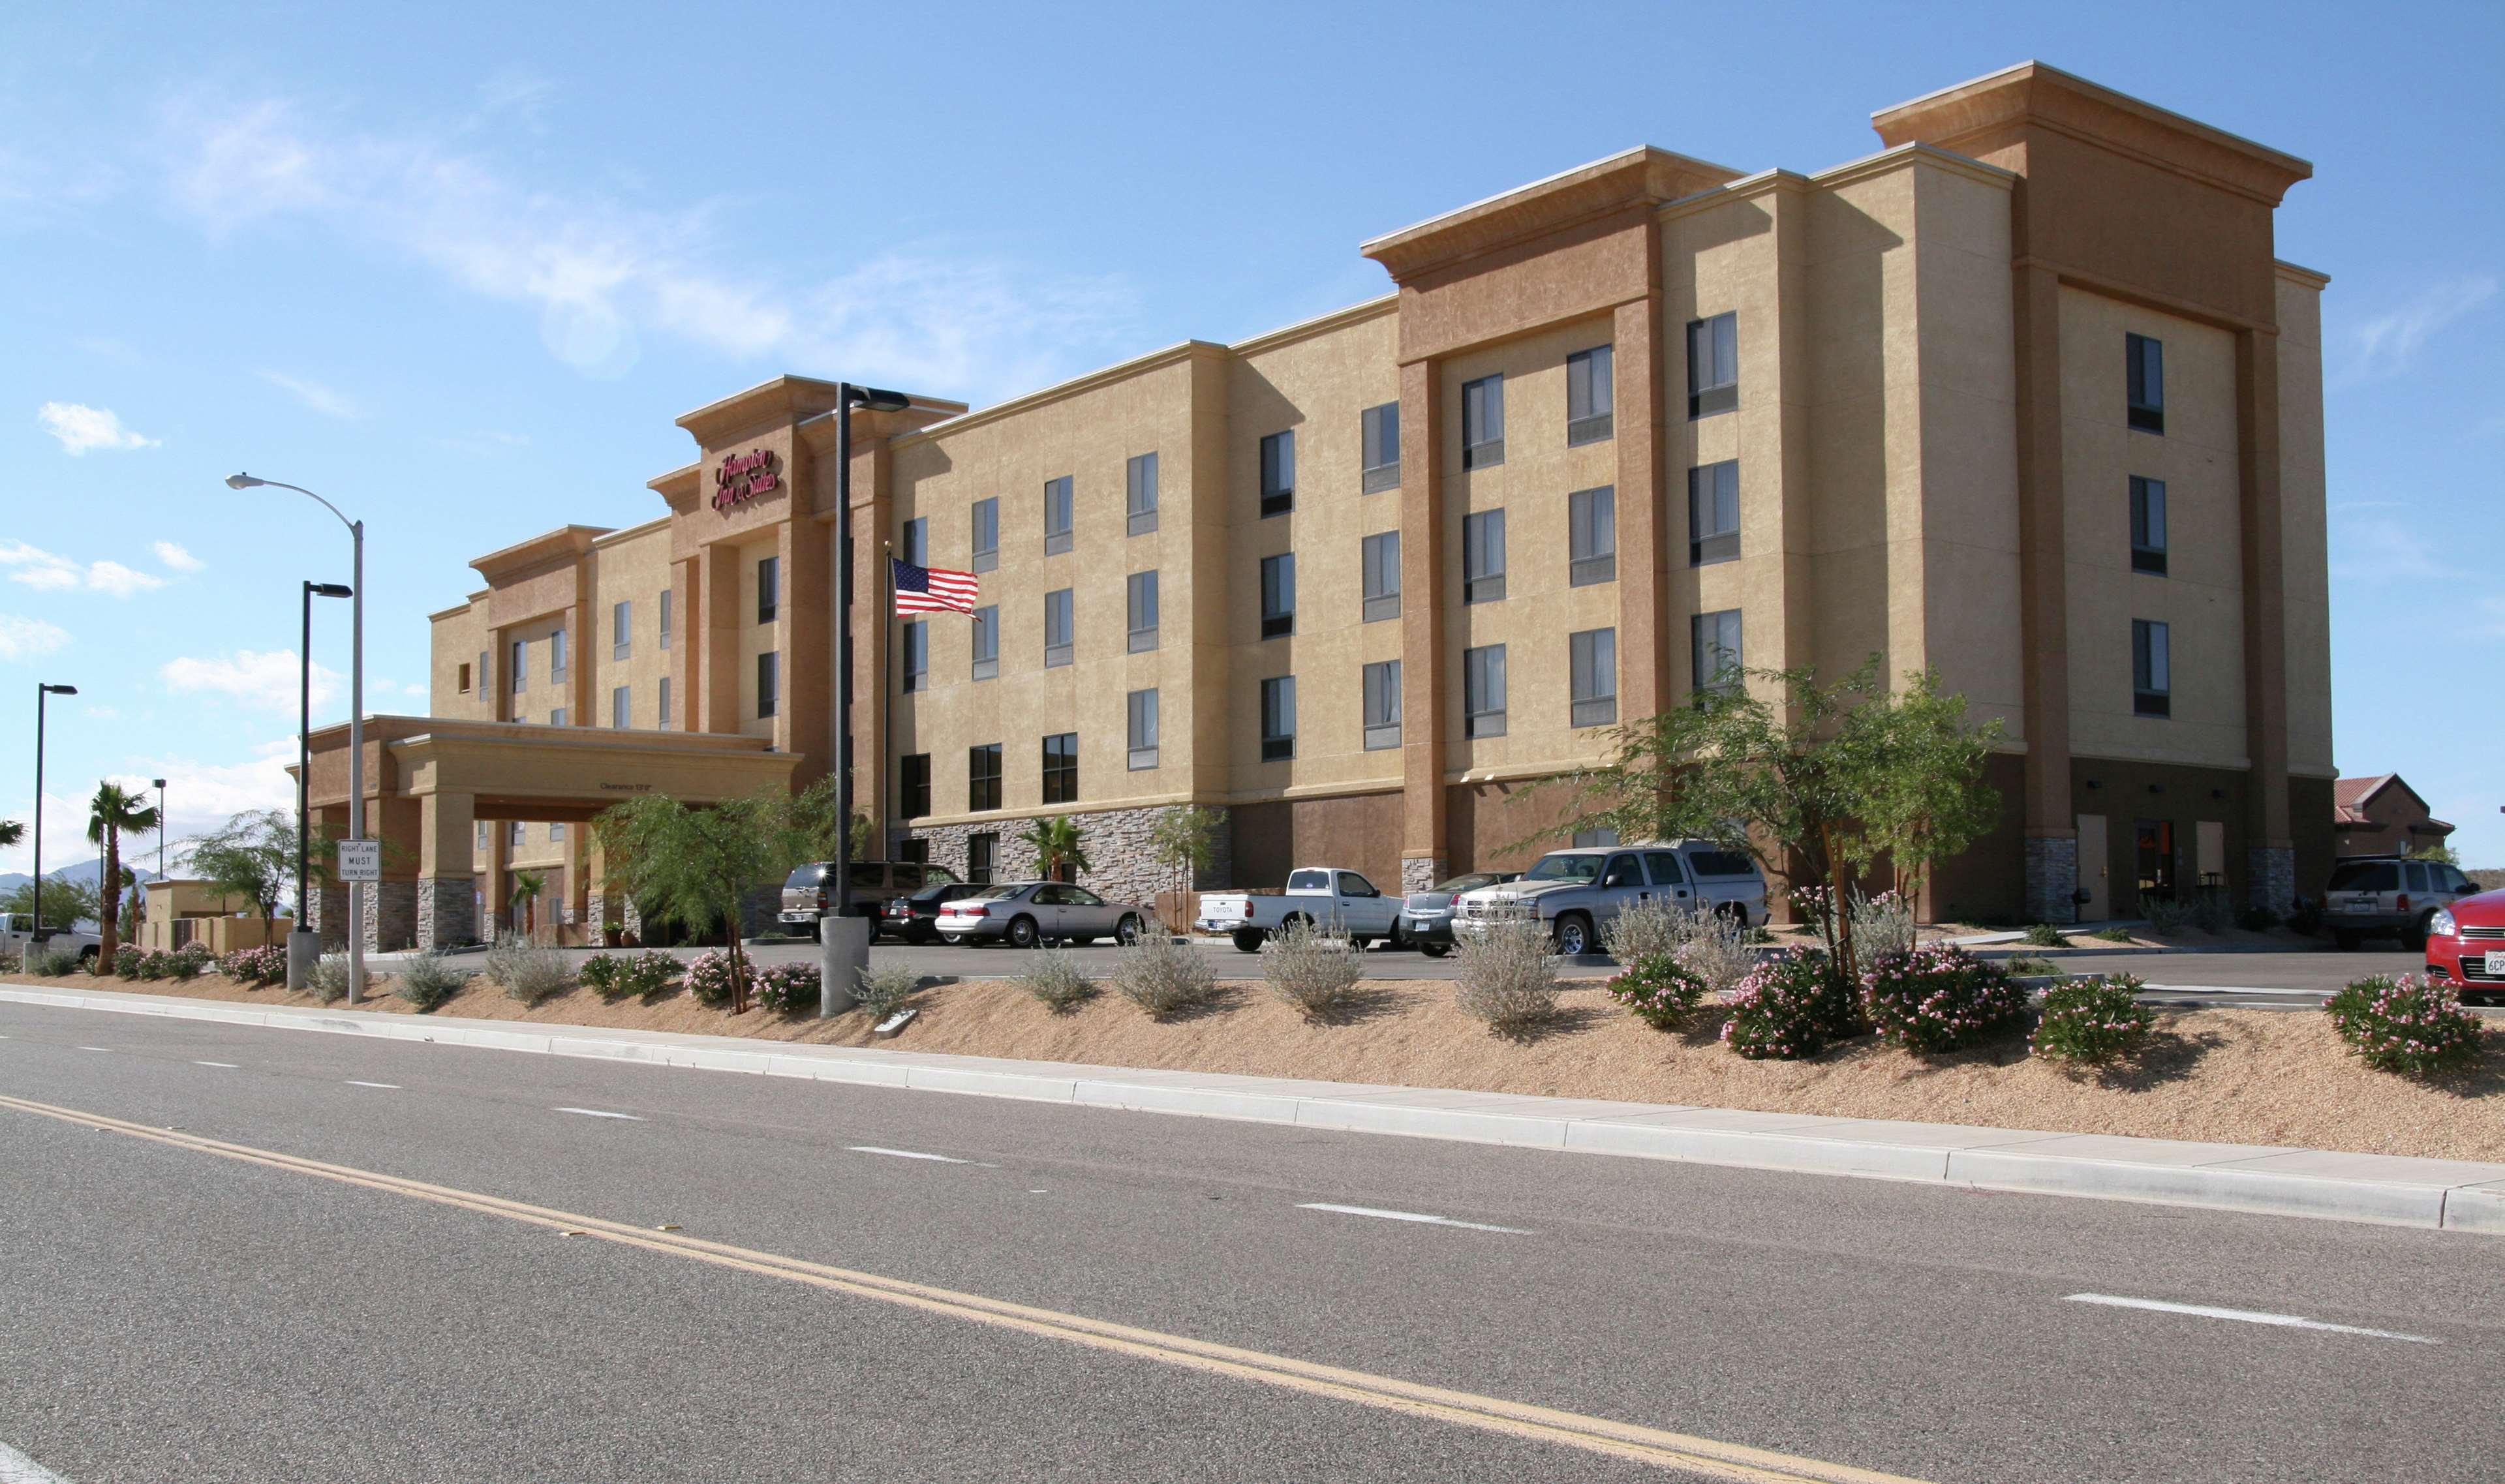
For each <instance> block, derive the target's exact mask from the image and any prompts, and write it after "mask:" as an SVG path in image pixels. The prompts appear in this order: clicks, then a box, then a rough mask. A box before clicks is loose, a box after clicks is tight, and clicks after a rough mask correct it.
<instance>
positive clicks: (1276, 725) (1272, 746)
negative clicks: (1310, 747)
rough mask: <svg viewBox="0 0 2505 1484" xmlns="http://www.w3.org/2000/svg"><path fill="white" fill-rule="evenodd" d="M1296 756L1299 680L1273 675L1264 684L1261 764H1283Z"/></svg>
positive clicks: (1290, 676) (1262, 694) (1262, 687)
mask: <svg viewBox="0 0 2505 1484" xmlns="http://www.w3.org/2000/svg"><path fill="white" fill-rule="evenodd" d="M1295 755H1296V677H1295V676H1294V675H1273V676H1272V677H1270V678H1269V679H1267V680H1264V681H1262V682H1261V761H1263V762H1265V763H1281V762H1286V761H1287V760H1288V759H1289V758H1292V757H1294V756H1295Z"/></svg>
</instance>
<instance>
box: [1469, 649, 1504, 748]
mask: <svg viewBox="0 0 2505 1484" xmlns="http://www.w3.org/2000/svg"><path fill="white" fill-rule="evenodd" d="M1462 713H1463V718H1464V728H1463V735H1464V736H1465V737H1502V736H1503V735H1504V646H1503V645H1502V644H1484V645H1481V646H1480V647H1478V648H1476V649H1464V650H1463V651H1462Z"/></svg>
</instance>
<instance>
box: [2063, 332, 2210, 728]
mask: <svg viewBox="0 0 2505 1484" xmlns="http://www.w3.org/2000/svg"><path fill="white" fill-rule="evenodd" d="M2127 332H2135V333H2138V334H2144V335H2153V336H2155V337H2157V338H2158V339H2160V340H2162V341H2164V342H2165V345H2166V361H2165V364H2166V431H2165V433H2164V434H2163V435H2162V436H2160V435H2157V434H2153V433H2147V432H2138V431H2133V430H2132V429H2131V428H2130V427H2129V426H2128V425H2127V423H2126V421H2125V416H2124V411H2125V409H2124V398H2125V393H2126V391H2127V383H2126V381H2125V376H2124V363H2123V336H2124V335H2125V333H2127ZM2061 334H2062V454H2063V463H2062V474H2063V484H2064V495H2065V500H2064V504H2065V507H2066V520H2065V534H2066V537H2067V545H2068V567H2067V573H2068V582H2069V627H2070V656H2069V658H2070V735H2071V747H2072V749H2073V751H2075V752H2076V753H2078V754H2079V755H2081V756H2100V757H2117V758H2136V759H2142V760H2145V761H2149V762H2165V763H2188V764H2196V765H2201V766H2206V767H2216V768H2240V767H2243V766H2245V755H2244V754H2245V732H2244V680H2243V675H2244V662H2243V653H2244V632H2243V631H2244V625H2243V609H2242V598H2241V591H2242V565H2243V560H2242V545H2241V539H2240V535H2239V532H2240V518H2239V516H2238V512H2237V500H2238V498H2239V495H2238V476H2237V448H2236V353H2235V339H2234V337H2233V336H2232V335H2231V334H2229V333H2228V332H2227V331H2225V330H2223V329H2218V328H2214V327H2211V326H2207V325H2200V324H2196V323H2194V322H2192V321H2189V320H2184V319H2178V318H2176V317H2174V316H2172V315H2167V314H2162V313H2159V312H2158V311H2156V310H2153V309H2147V308H2142V307H2139V306H2136V305H2132V304H2125V303H2122V302H2120V301H2118V300H2115V299H2109V298H2105V297H2102V296H2100V295H2098V294H2095V293H2087V292H2085V291H2083V290H2079V289H2075V288H2064V290H2063V291H2062V329H2061ZM2134 474H2138V475H2142V476H2145V477H2149V478H2155V479H2163V480H2165V481H2166V520H2167V546H2168V550H2167V573H2166V575H2165V576H2162V577H2160V576H2151V575H2146V574H2141V573H2135V572H2134V571H2133V570H2132V569H2131V476H2132V475H2134ZM2134 619H2155V620H2161V621H2163V622H2165V623H2166V624H2168V625H2169V640H2170V648H2171V656H2172V669H2173V714H2172V715H2171V716H2170V717H2165V718H2158V717H2148V716H2135V715H2134V714H2133V712H2132V674H2131V625H2132V621H2133V620H2134Z"/></svg>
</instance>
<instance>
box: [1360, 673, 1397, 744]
mask: <svg viewBox="0 0 2505 1484" xmlns="http://www.w3.org/2000/svg"><path fill="white" fill-rule="evenodd" d="M1399 745H1400V662H1399V661H1398V660H1377V661H1376V662H1375V663H1373V664H1371V665H1368V666H1366V667H1365V750H1366V751H1368V752H1379V751H1381V750H1383V749H1384V748H1386V747H1396V746H1399Z"/></svg>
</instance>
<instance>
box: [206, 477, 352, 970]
mask: <svg viewBox="0 0 2505 1484" xmlns="http://www.w3.org/2000/svg"><path fill="white" fill-rule="evenodd" d="M264 485H266V486H268V487H269V488H271V489H275V490H294V491H295V492H296V493H297V494H299V495H302V496H305V497H306V498H308V499H310V500H313V501H315V502H316V503H318V504H319V505H321V507H322V508H323V509H325V510H328V511H330V512H331V513H332V514H333V515H334V516H336V517H337V518H338V522H339V524H340V525H342V526H345V527H347V528H348V537H349V540H350V542H351V543H352V545H353V546H354V548H355V563H354V570H353V571H352V572H351V573H350V574H349V578H348V581H349V584H350V586H351V587H352V588H353V590H354V592H355V595H356V596H355V598H354V599H353V600H352V604H351V610H352V616H351V617H350V619H349V632H350V636H351V639H350V642H351V644H352V646H353V647H352V649H351V651H350V657H349V660H348V838H349V839H350V840H363V839H365V838H366V523H365V522H364V521H352V520H350V519H348V518H347V517H346V516H344V515H340V514H339V507H338V506H337V505H335V504H333V503H331V502H330V501H329V500H324V499H323V498H322V497H321V496H319V495H316V494H314V493H313V492H312V491H311V490H308V489H306V488H304V486H302V485H300V484H288V483H286V482H285V481H283V480H277V479H257V478H255V477H253V476H252V475H250V474H242V473H236V474H229V475H228V476H227V488H228V489H229V490H249V489H254V488H257V487H260V486H264ZM298 844H302V841H301V839H299V841H298ZM365 997H366V890H365V882H363V881H350V882H349V883H348V1003H349V1004H351V1005H354V1004H356V1003H357V1002H358V1001H360V1000H362V999H364V998H365Z"/></svg>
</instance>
